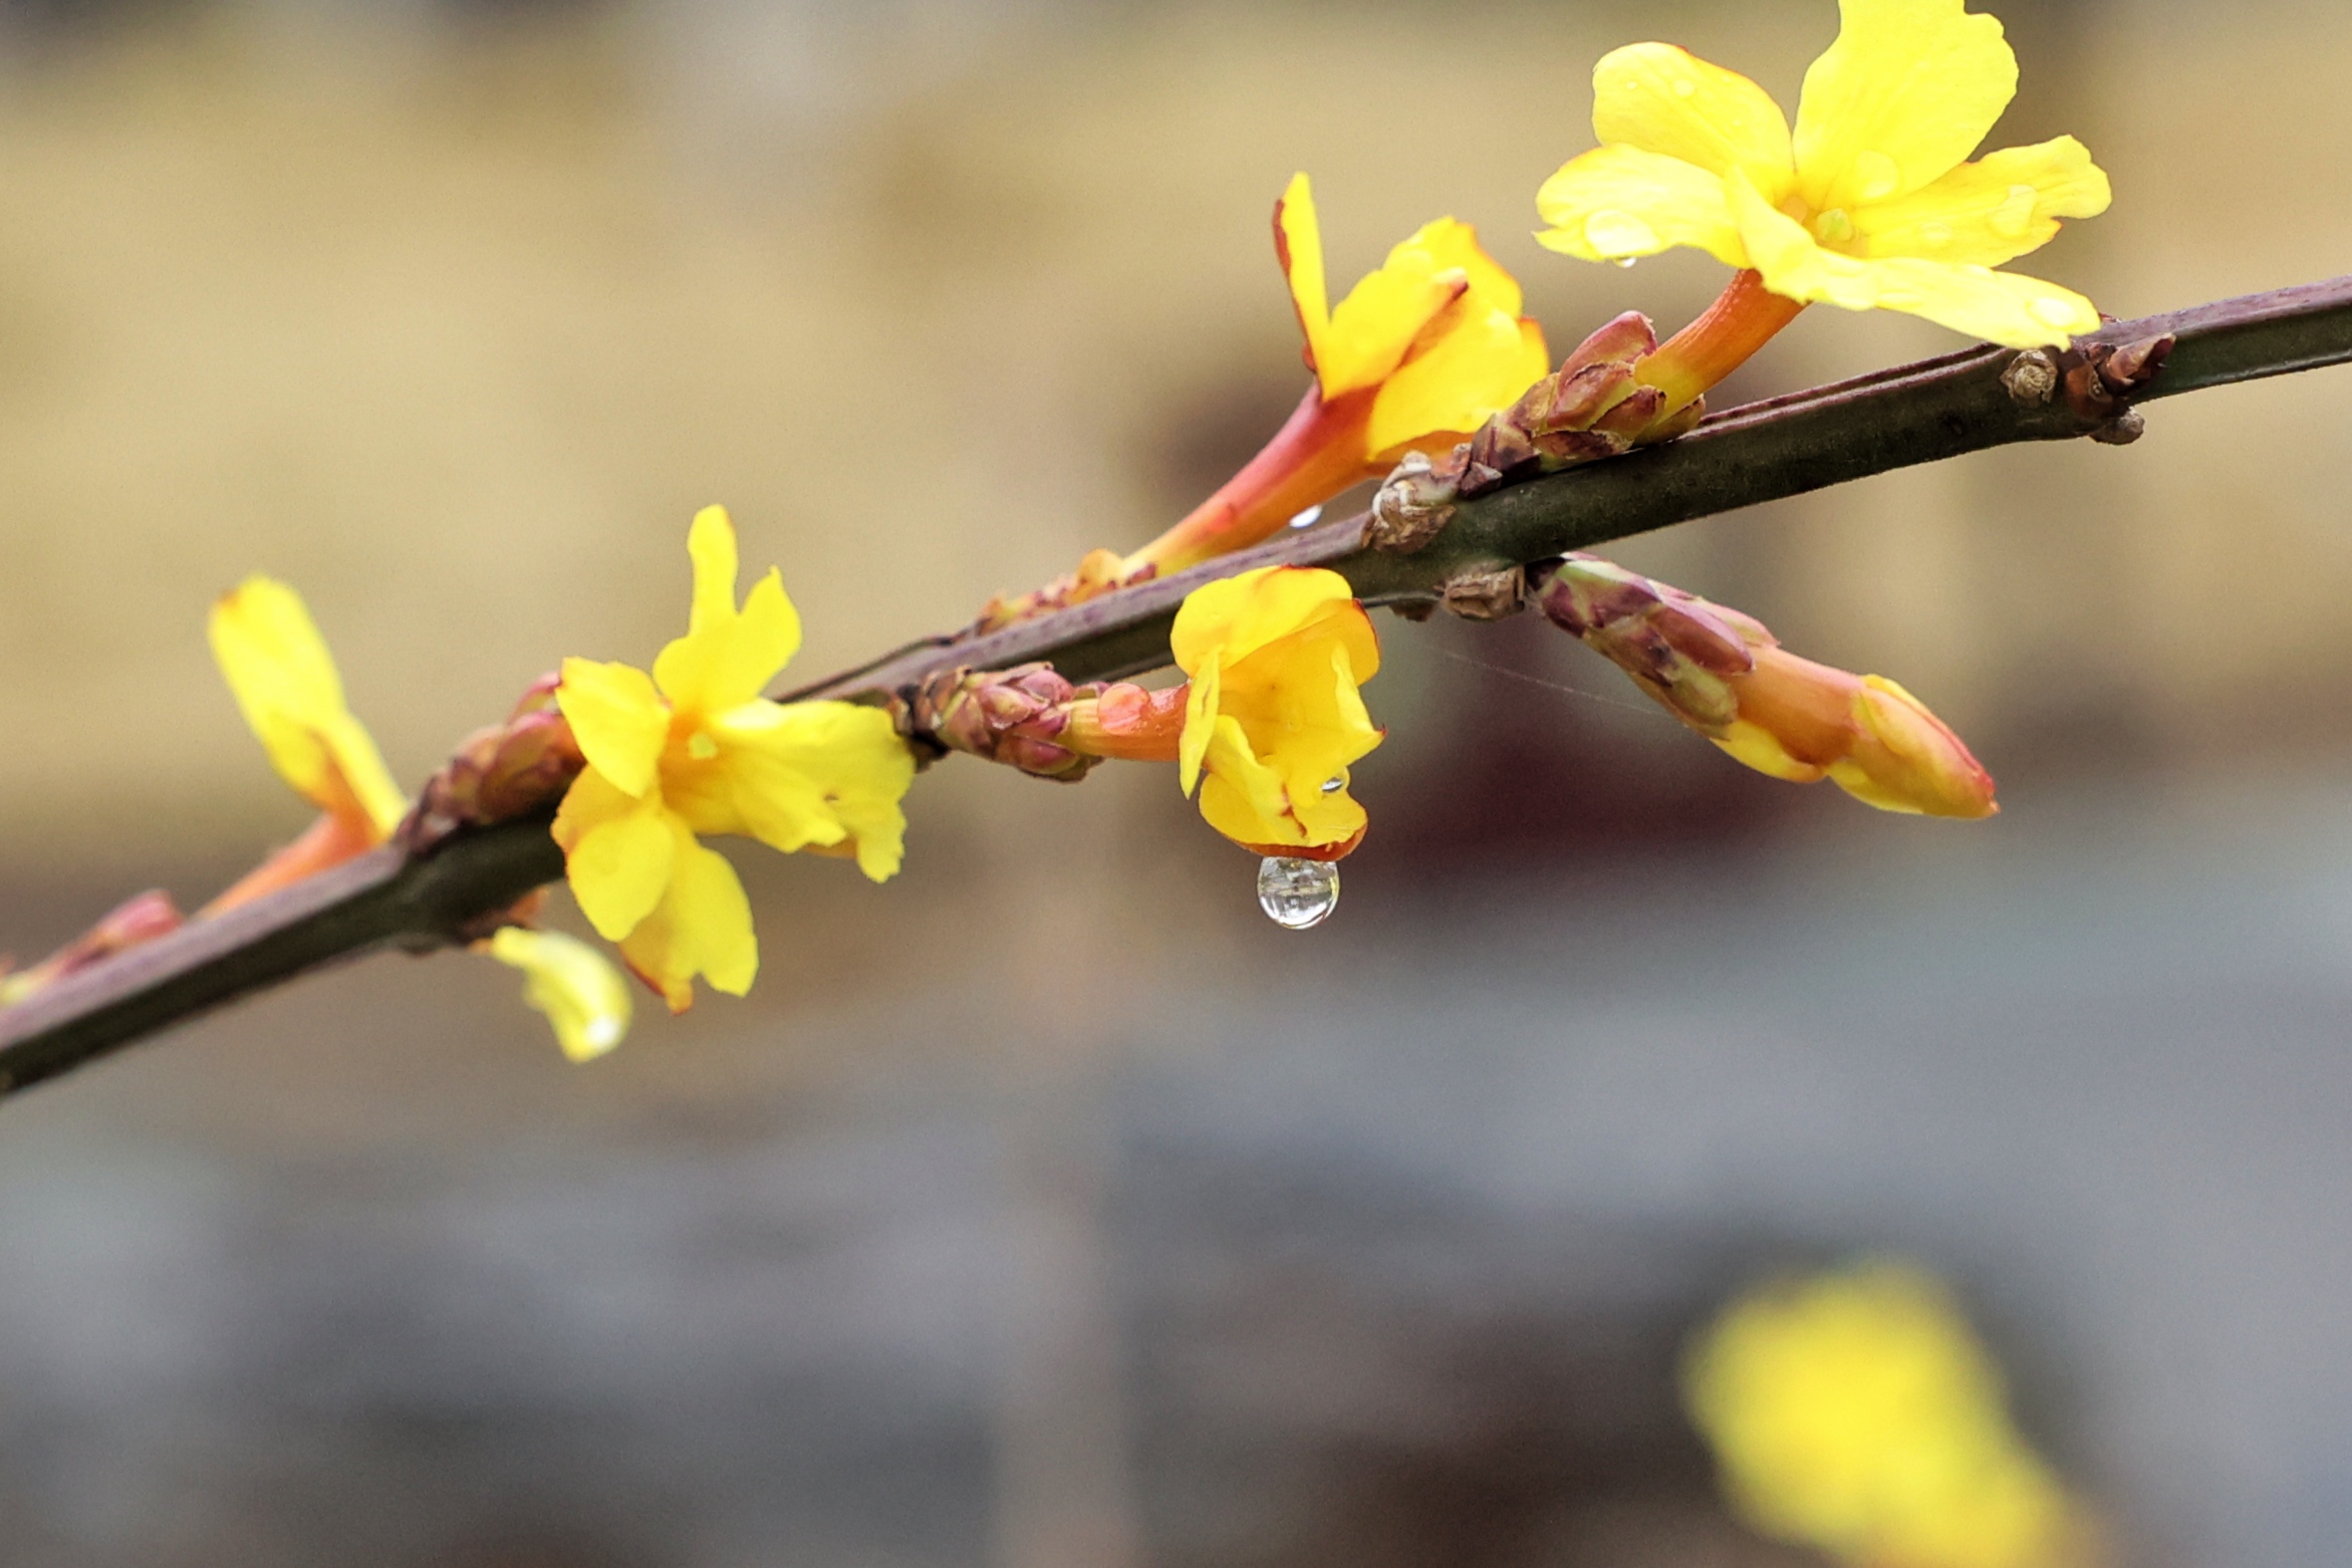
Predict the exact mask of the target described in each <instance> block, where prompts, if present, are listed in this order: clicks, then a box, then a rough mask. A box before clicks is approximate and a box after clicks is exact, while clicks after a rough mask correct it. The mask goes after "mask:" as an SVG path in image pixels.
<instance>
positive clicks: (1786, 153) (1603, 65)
mask: <svg viewBox="0 0 2352 1568" xmlns="http://www.w3.org/2000/svg"><path fill="white" fill-rule="evenodd" d="M1593 133H1594V135H1596V136H1598V137H1599V138H1600V139H1601V141H1603V142H1604V143H1609V142H1620V143H1623V144H1624V145H1626V146H1630V147H1639V148H1641V149H1642V150H1643V151H1645V152H1655V153H1659V154H1662V155H1664V156H1666V157H1670V158H1679V159H1681V160H1682V161H1683V162H1685V163H1692V164H1696V165H1698V166H1699V168H1702V169H1705V170H1706V171H1707V172H1708V173H1710V174H1714V175H1717V176H1720V175H1724V174H1728V173H1730V172H1731V171H1732V170H1733V169H1739V170H1740V171H1742V172H1743V173H1745V174H1746V175H1747V177H1748V178H1749V179H1750V180H1751V181H1753V182H1754V184H1755V186H1756V188H1757V189H1759V190H1762V191H1765V192H1767V193H1768V194H1770V195H1771V197H1772V199H1773V200H1775V201H1777V200H1779V199H1780V198H1781V197H1783V196H1785V195H1786V194H1787V193H1788V190H1789V187H1790V186H1791V185H1792V184H1793V183H1794V182H1795V180H1796V165H1795V163H1794V161H1793V160H1792V156H1791V153H1790V149H1789V135H1788V119H1787V117H1786V116H1784V115H1782V114H1781V113H1780V106H1779V105H1778V104H1775V103H1773V102H1772V96H1771V95H1770V94H1769V93H1766V92H1765V91H1764V90H1763V89H1762V88H1760V87H1758V86H1756V85H1755V84H1754V83H1753V82H1750V81H1749V80H1748V79H1747V78H1746V77H1743V76H1741V75H1740V74H1739V73H1738V72H1736V71H1726V70H1724V69H1723V68H1722V67H1721V66H1717V65H1710V64H1708V63H1707V62H1706V61H1704V60H1700V59H1699V57H1698V56H1696V55H1693V54H1691V53H1690V52H1689V51H1687V50H1683V49H1678V48H1676V47H1675V46H1674V45H1672V44H1629V45H1627V46H1626V47H1625V48H1623V49H1617V50H1612V51H1611V52H1610V53H1608V54H1606V55H1603V56H1602V57H1601V62H1600V64H1599V65H1597V66H1595V67H1593Z"/></svg>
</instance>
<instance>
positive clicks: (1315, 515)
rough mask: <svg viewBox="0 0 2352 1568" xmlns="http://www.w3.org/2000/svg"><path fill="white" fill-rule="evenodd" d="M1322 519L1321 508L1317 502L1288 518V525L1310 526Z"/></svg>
mask: <svg viewBox="0 0 2352 1568" xmlns="http://www.w3.org/2000/svg"><path fill="white" fill-rule="evenodd" d="M1322 520H1323V508H1322V506H1321V505H1320V504H1318V505H1315V506H1310V507H1308V508H1307V509H1306V510H1305V511H1303V512H1300V513H1298V514H1297V515H1296V516H1294V517H1292V518H1291V520H1290V526H1291V527H1293V528H1312V527H1314V526H1315V525H1316V524H1317V523H1319V522H1321V521H1322Z"/></svg>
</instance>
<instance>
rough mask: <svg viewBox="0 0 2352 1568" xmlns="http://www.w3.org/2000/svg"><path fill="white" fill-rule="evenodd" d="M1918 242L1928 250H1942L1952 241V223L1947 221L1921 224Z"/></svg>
mask: <svg viewBox="0 0 2352 1568" xmlns="http://www.w3.org/2000/svg"><path fill="white" fill-rule="evenodd" d="M1920 243H1921V244H1922V245H1925V246H1927V247H1928V248H1929V249H1930V250H1942V249H1943V248H1944V247H1945V246H1947V245H1949V244H1951V243H1952V225H1951V224H1949V223H1923V224H1921V225H1920Z"/></svg>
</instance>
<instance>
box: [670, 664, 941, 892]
mask: <svg viewBox="0 0 2352 1568" xmlns="http://www.w3.org/2000/svg"><path fill="white" fill-rule="evenodd" d="M712 734H713V737H714V738H715V739H716V740H717V741H718V743H719V747H720V757H719V762H720V765H721V767H722V768H723V769H724V771H725V774H726V777H727V779H728V786H729V791H730V798H731V801H732V805H733V808H734V812H735V815H736V817H737V819H738V821H739V823H740V826H739V827H735V828H731V829H730V830H729V831H735V832H744V833H749V834H751V835H752V836H753V837H755V838H757V839H759V840H760V841H761V842H762V843H765V844H768V845H770V846H772V847H773V848H776V849H779V850H783V851H786V852H787V853H789V852H791V851H793V850H799V849H805V848H809V847H811V846H816V847H823V846H829V845H834V844H839V843H841V842H842V840H843V839H845V838H848V839H851V840H853V841H854V842H855V845H856V849H857V856H858V866H859V869H860V870H861V871H863V872H865V874H866V875H867V877H869V878H870V879H872V880H873V881H875V882H885V881H888V880H889V879H890V878H891V877H892V876H893V875H895V874H896V873H897V871H898V869H899V866H900V863H901V861H902V860H903V859H904V857H905V850H904V844H905V839H906V832H907V819H906V815H905V813H904V812H902V811H901V809H900V806H899V802H900V800H901V799H902V798H903V797H904V796H905V795H906V793H907V787H908V786H909V785H910V784H911V783H913V782H914V779H915V757H914V754H913V753H912V752H910V751H909V750H908V749H907V743H906V741H905V740H904V739H902V738H901V737H900V735H899V732H898V728H897V726H896V725H895V724H893V723H892V721H891V717H890V715H889V714H888V713H886V712H884V711H883V710H882V709H880V708H873V707H866V706H863V705H861V704H859V703H854V702H793V703H775V702H767V701H760V702H752V703H747V704H745V705H744V706H743V707H741V708H738V709H736V710H734V711H733V712H730V713H728V714H726V715H724V716H723V717H722V718H721V719H720V720H719V721H718V723H717V724H716V725H714V727H713V730H712Z"/></svg>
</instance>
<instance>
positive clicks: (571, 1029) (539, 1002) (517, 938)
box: [482, 925, 634, 1062]
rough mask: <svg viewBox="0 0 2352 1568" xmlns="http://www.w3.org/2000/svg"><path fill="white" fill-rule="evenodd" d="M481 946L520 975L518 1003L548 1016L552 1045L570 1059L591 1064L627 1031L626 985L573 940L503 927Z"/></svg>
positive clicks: (597, 955)
mask: <svg viewBox="0 0 2352 1568" xmlns="http://www.w3.org/2000/svg"><path fill="white" fill-rule="evenodd" d="M482 947H483V949H484V950H485V951H487V952H488V953H489V954H490V956H491V957H493V958H495V959H497V960H498V961H499V962H500V963H503V964H506V965H508V966H510V967H512V968H516V969H520V970H522V971H523V1000H524V1001H526V1002H529V1003H530V1004H531V1005H532V1006H533V1007H536V1008H538V1009H539V1011H541V1012H543V1013H545V1014H546V1015H547V1022H548V1024H549V1026H550V1027H551V1028H553V1029H554V1030H555V1038H556V1043H557V1044H558V1045H560V1046H562V1047H563V1050H564V1055H566V1056H567V1057H570V1058H571V1059H572V1060H573V1061H575V1062H587V1061H593V1060H595V1059H596V1058H597V1057H600V1056H602V1055H604V1054H605V1053H606V1052H607V1051H610V1050H611V1049H612V1048H613V1047H614V1046H616V1045H619V1044H620V1043H621V1040H622V1037H623V1036H624V1035H626V1034H628V1033H629V1021H630V1015H631V1013H632V1012H633V1010H634V1009H633V1007H632V1005H631V1002H630V998H629V982H628V981H626V980H624V979H623V978H622V977H621V974H620V971H619V970H617V969H615V968H614V967H613V966H612V964H610V963H608V962H607V961H606V960H605V956H604V954H602V953H600V952H598V951H597V950H596V949H595V948H594V947H591V946H589V945H588V943H586V942H584V941H581V940H580V939H579V938H578V937H574V936H566V935H565V934H563V933H562V932H561V931H536V930H531V929H528V928H526V927H524V926H521V925H507V926H502V927H500V928H499V929H498V930H496V931H494V932H492V933H491V936H490V939H489V940H488V941H487V942H484V943H482Z"/></svg>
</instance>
